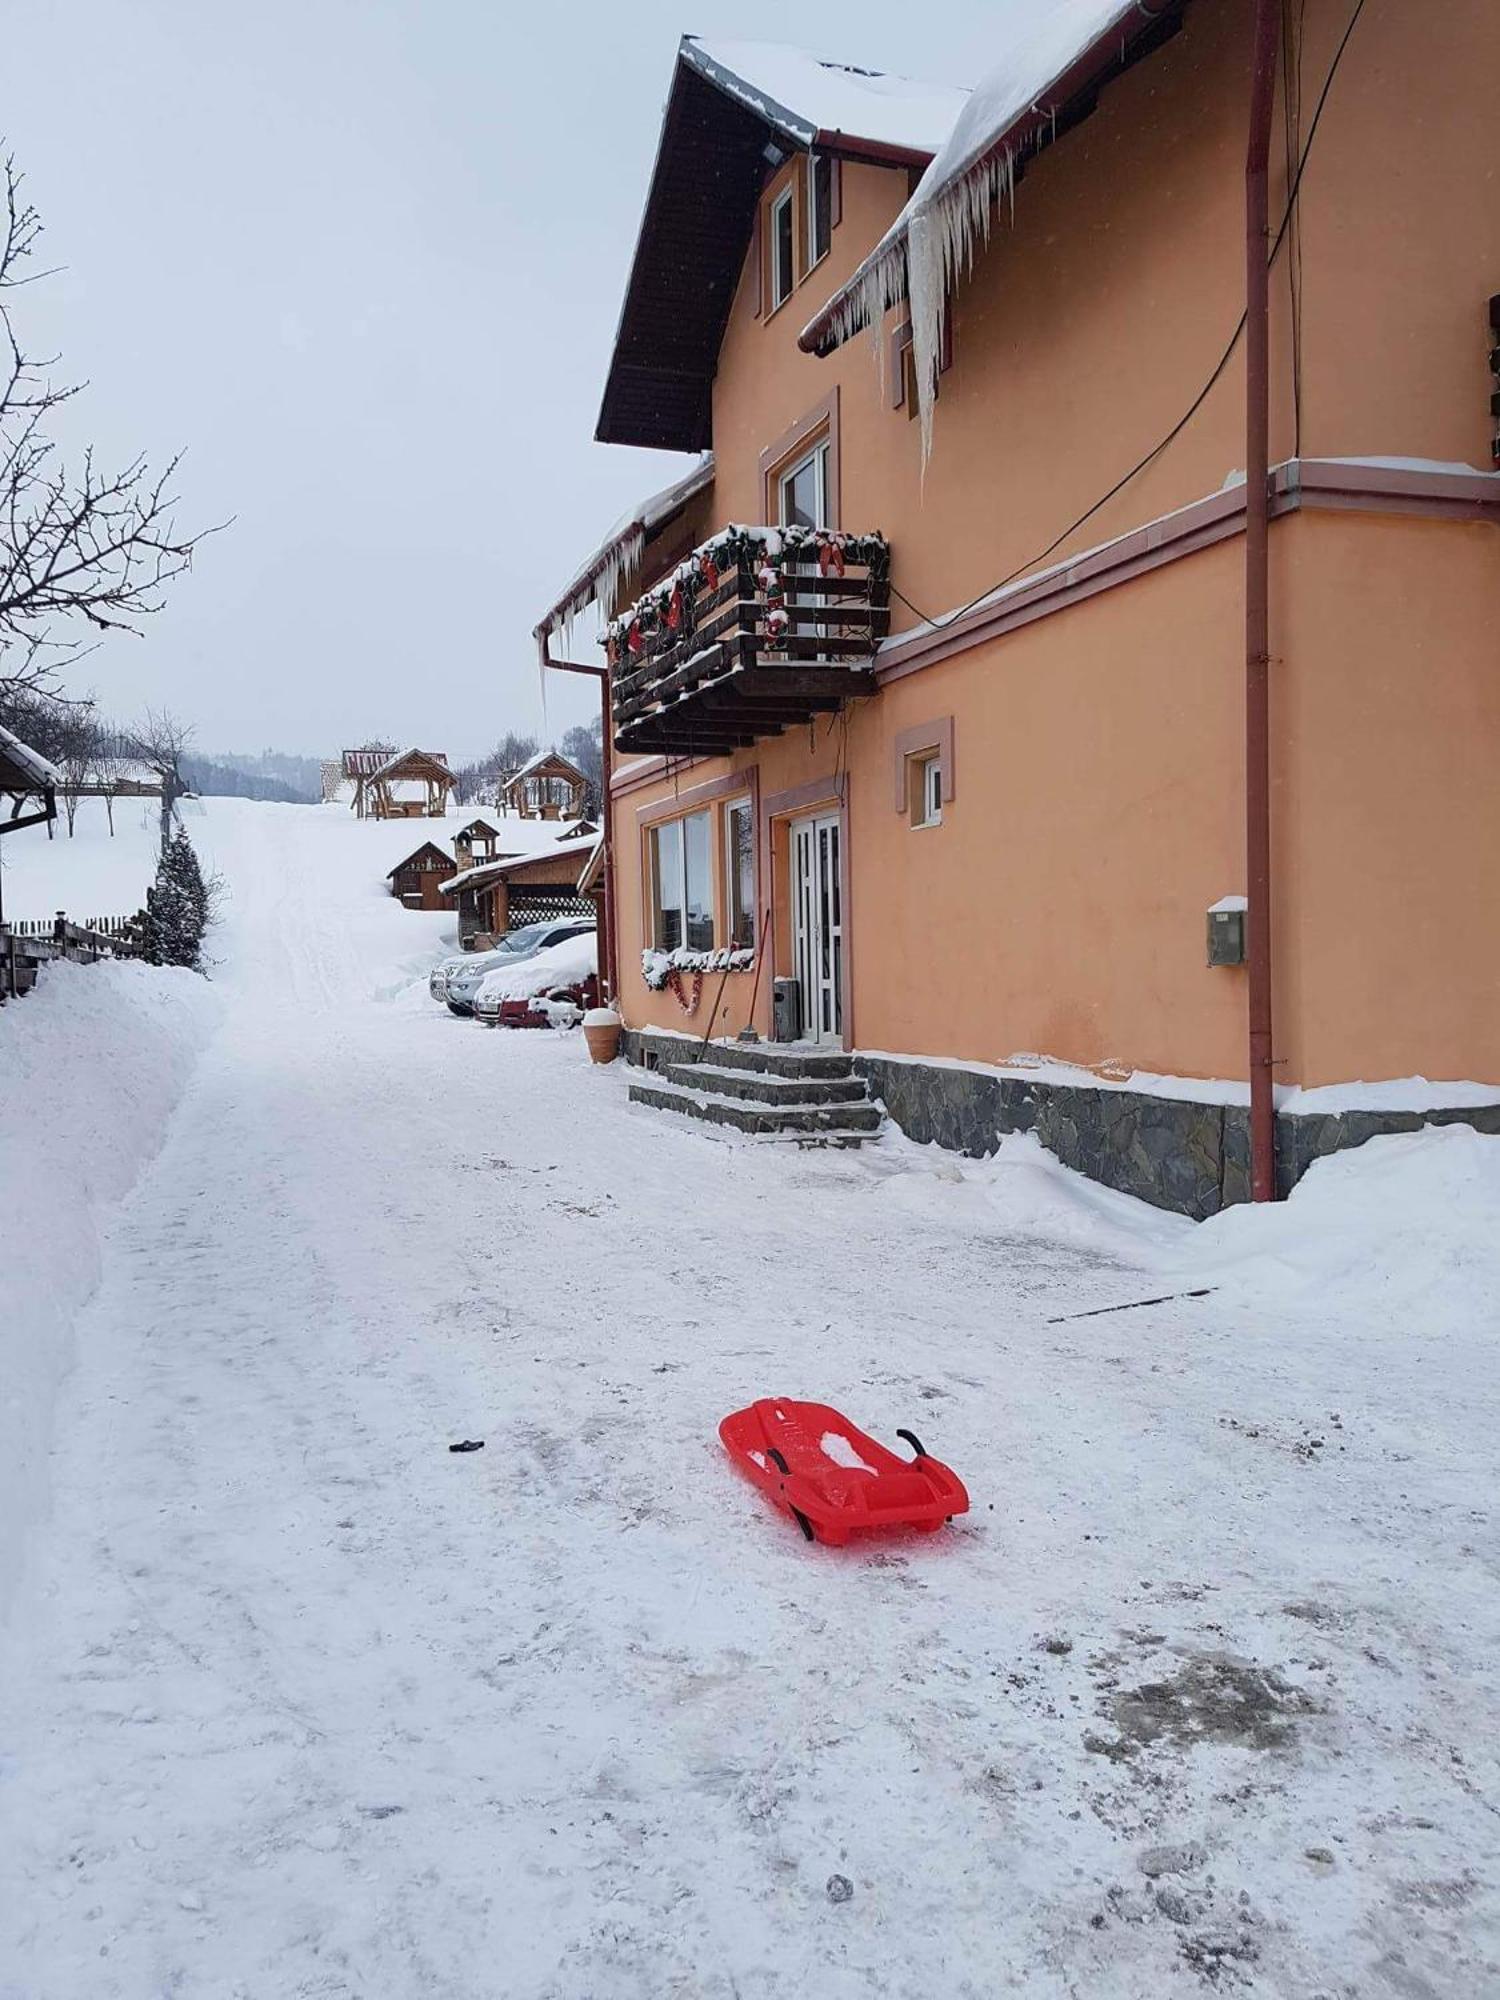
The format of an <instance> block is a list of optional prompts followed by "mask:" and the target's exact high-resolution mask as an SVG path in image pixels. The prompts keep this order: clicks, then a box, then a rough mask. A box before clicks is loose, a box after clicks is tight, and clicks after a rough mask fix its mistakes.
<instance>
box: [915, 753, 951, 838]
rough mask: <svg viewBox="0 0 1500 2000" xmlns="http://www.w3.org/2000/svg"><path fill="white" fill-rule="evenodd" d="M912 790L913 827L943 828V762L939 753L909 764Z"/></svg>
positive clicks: (919, 758)
mask: <svg viewBox="0 0 1500 2000" xmlns="http://www.w3.org/2000/svg"><path fill="white" fill-rule="evenodd" d="M907 774H908V782H909V784H910V788H911V805H910V811H911V823H912V825H913V826H941V825H942V823H943V760H942V758H941V757H939V756H938V754H937V752H936V751H935V750H934V751H929V752H928V753H927V754H926V755H925V756H919V757H912V758H911V759H909V760H908V764H907Z"/></svg>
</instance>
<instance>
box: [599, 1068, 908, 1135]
mask: <svg viewBox="0 0 1500 2000" xmlns="http://www.w3.org/2000/svg"><path fill="white" fill-rule="evenodd" d="M630 1101H631V1103H632V1104H646V1105H650V1106H651V1107H652V1108H653V1109H654V1110H657V1111H675V1112H677V1113H679V1114H680V1115H681V1116H683V1117H687V1118H697V1119H700V1120H702V1121H703V1123H705V1124H708V1125H728V1126H732V1127H733V1128H734V1130H735V1131H737V1132H750V1133H754V1134H757V1135H759V1136H761V1137H765V1138H772V1139H796V1140H798V1141H800V1142H801V1143H803V1144H808V1145H822V1146H857V1145H859V1144H861V1143H862V1142H863V1141H864V1140H865V1139H869V1138H873V1137H874V1135H875V1134H876V1133H877V1132H878V1131H879V1130H880V1123H881V1113H880V1110H879V1108H878V1107H877V1106H876V1105H873V1104H871V1103H869V1102H865V1103H863V1104H800V1105H793V1106H789V1107H787V1108H785V1109H777V1108H775V1107H774V1106H771V1105H767V1104H764V1103H760V1102H758V1101H756V1100H755V1099H753V1098H746V1097H721V1096H718V1095H716V1094H714V1093H712V1092H705V1091H697V1090H688V1089H685V1088H684V1087H683V1086H682V1085H681V1084H675V1083H669V1082H667V1081H665V1080H656V1079H653V1080H652V1081H651V1082H649V1083H633V1084H631V1086H630Z"/></svg>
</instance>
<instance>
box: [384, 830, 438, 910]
mask: <svg viewBox="0 0 1500 2000" xmlns="http://www.w3.org/2000/svg"><path fill="white" fill-rule="evenodd" d="M452 873H453V857H452V855H451V854H445V853H444V852H443V850H442V848H440V847H439V846H438V845H437V843H436V841H432V840H424V841H423V842H422V845H421V846H420V847H417V848H414V849H413V850H412V852H411V853H410V854H408V855H407V857H406V859H405V860H404V861H398V862H397V863H396V865H395V867H394V868H393V869H392V870H391V872H390V874H389V875H387V876H386V878H385V879H386V880H387V882H389V883H390V885H391V894H392V895H393V896H399V897H400V899H401V901H402V902H403V903H404V904H405V905H406V907H407V909H409V910H446V909H448V908H449V907H450V901H449V898H448V897H447V896H446V895H445V894H444V893H443V886H442V885H443V884H444V882H446V881H447V880H448V878H449V876H451V875H452Z"/></svg>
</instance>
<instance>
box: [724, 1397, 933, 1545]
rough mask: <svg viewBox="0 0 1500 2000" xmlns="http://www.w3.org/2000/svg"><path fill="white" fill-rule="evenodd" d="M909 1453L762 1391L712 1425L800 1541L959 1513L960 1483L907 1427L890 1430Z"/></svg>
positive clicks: (821, 1411)
mask: <svg viewBox="0 0 1500 2000" xmlns="http://www.w3.org/2000/svg"><path fill="white" fill-rule="evenodd" d="M896 1435H897V1437H899V1438H905V1440H906V1442H907V1443H908V1444H909V1445H910V1446H911V1448H912V1450H913V1451H914V1452H915V1453H916V1457H915V1458H897V1456H896V1454H895V1453H894V1452H893V1451H887V1450H886V1448H885V1446H884V1445H883V1444H877V1443H876V1441H875V1439H874V1438H872V1437H867V1436H866V1434H865V1433H864V1432H863V1431H861V1430H856V1429H855V1427H854V1425H853V1424H851V1423H850V1421H849V1419H848V1418H847V1417H845V1416H841V1415H840V1414H839V1412H838V1411H837V1410H832V1409H830V1408H829V1407H828V1405H827V1404H826V1403H793V1402H790V1401H789V1400H788V1399H787V1398H786V1397H785V1396H765V1397H762V1399H761V1400H760V1402H758V1403H752V1404H751V1405H750V1406H749V1408H748V1409H745V1410H736V1411H735V1412H734V1414H733V1416H729V1417H726V1418H725V1419H724V1421H723V1423H721V1424H720V1426H719V1436H720V1437H721V1438H722V1439H723V1440H724V1447H725V1449H726V1451H728V1453H729V1456H730V1457H731V1458H732V1459H733V1460H734V1462H735V1464H736V1465H738V1466H739V1468H740V1469H741V1471H742V1472H744V1473H746V1474H747V1475H748V1476H749V1477H750V1478H751V1479H753V1480H754V1481H755V1483H756V1485H757V1486H758V1487H760V1489H761V1491H762V1492H763V1493H765V1494H766V1495H767V1497H768V1498H769V1499H770V1500H771V1502H772V1503H773V1505H775V1506H777V1507H785V1508H786V1510H787V1512H788V1513H789V1514H790V1515H791V1516H792V1518H793V1519H794V1520H795V1521H796V1523H797V1525H798V1527H800V1528H801V1530H802V1532H803V1534H804V1535H806V1537H807V1539H808V1540H809V1541H810V1542H811V1541H814V1540H816V1541H820V1542H832V1543H834V1544H835V1545H838V1544H842V1543H844V1542H847V1541H848V1539H849V1537H850V1535H851V1534H852V1533H853V1532H854V1530H855V1529H857V1528H859V1529H864V1528H896V1527H912V1528H919V1529H921V1531H922V1532H923V1534H928V1535H930V1534H932V1533H933V1532H934V1531H935V1530H936V1529H938V1528H940V1527H942V1525H943V1523H944V1522H945V1521H951V1520H952V1519H953V1516H954V1515H955V1514H967V1513H968V1511H969V1496H968V1494H967V1493H966V1492H965V1490H964V1484H963V1481H962V1480H961V1479H960V1478H959V1477H958V1475H957V1473H956V1472H953V1471H952V1470H951V1469H950V1468H949V1467H948V1466H946V1465H944V1464H943V1463H942V1462H941V1460H939V1459H936V1458H929V1457H928V1456H927V1453H926V1452H925V1451H924V1450H923V1449H922V1442H921V1439H920V1438H918V1437H917V1435H916V1434H915V1432H913V1431H897V1433H896Z"/></svg>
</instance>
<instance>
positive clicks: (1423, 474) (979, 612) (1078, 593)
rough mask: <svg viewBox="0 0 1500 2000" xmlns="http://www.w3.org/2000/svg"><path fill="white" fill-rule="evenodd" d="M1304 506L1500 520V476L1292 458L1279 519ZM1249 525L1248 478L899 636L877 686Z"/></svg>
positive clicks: (1283, 475)
mask: <svg viewBox="0 0 1500 2000" xmlns="http://www.w3.org/2000/svg"><path fill="white" fill-rule="evenodd" d="M1304 508H1323V509H1334V510H1344V511H1350V512H1359V513H1385V514H1411V515H1421V516H1426V517H1428V518H1437V519H1441V520H1460V521H1491V522H1495V523H1497V524H1500V475H1497V474H1495V473H1485V472H1439V471H1433V470H1426V469H1422V468H1417V467H1411V468H1408V467H1398V466H1379V465H1343V464H1339V463H1338V462H1337V461H1335V460H1332V459H1306V458H1305V459H1288V460H1286V461H1285V462H1284V463H1283V464H1281V465H1278V466H1275V467H1273V468H1272V472H1271V513H1272V517H1273V518H1279V517H1280V516H1283V515H1287V514H1295V513H1299V512H1301V511H1302V509H1304ZM1244 526H1245V488H1244V484H1243V482H1242V483H1241V484H1240V485H1238V486H1233V487H1229V488H1226V489H1225V490H1224V491H1223V492H1219V493H1212V494H1209V495H1208V496H1207V497H1206V498H1204V499H1202V500H1195V501H1192V502H1191V503H1190V504H1189V505H1188V506H1186V507H1181V508H1178V509H1177V510H1176V512H1174V513H1171V514H1165V515H1162V516H1161V517H1160V518H1159V519H1157V520H1154V521H1148V522H1147V523H1146V524H1145V525H1144V526H1143V527H1140V528H1135V529H1132V530H1131V531H1130V533H1128V534H1125V535H1121V536H1119V537H1118V538H1117V539H1116V540H1114V541H1111V542H1105V543H1102V544H1100V545H1099V546H1098V547H1096V548H1093V549H1086V550H1085V551H1084V552H1083V553H1082V554H1081V555H1079V556H1075V557H1074V558H1073V559H1072V560H1070V561H1068V562H1065V563H1062V564H1059V565H1058V566H1057V567H1056V568H1054V569H1051V570H1048V571H1046V572H1044V573H1043V574H1042V575H1041V576H1039V577H1037V578H1035V579H1034V580H1033V581H1031V582H1029V583H1028V582H1022V583H1019V584H1017V585H1016V586H1015V587H1014V588H1013V589H1011V590H1008V591H1007V592H1006V593H1005V595H1004V596H1003V597H1001V598H998V599H996V600H995V601H994V602H992V603H989V604H982V605H979V606H977V607H976V608H975V609H974V610H973V611H971V612H967V613H966V614H965V615H964V616H963V617H962V618H960V619H958V620H956V621H955V622H954V623H953V624H952V625H949V626H943V627H940V628H938V629H936V630H934V629H932V628H931V627H923V628H919V629H918V630H916V631H914V632H901V633H897V634H896V636H895V637H894V638H891V639H888V640H886V641H885V643H884V644H883V645H882V647H881V648H880V651H879V652H878V653H877V654H876V655H875V671H874V679H875V683H876V685H877V687H884V686H885V684H886V682H887V681H894V680H901V679H902V678H903V677H904V676H905V675H907V674H914V673H917V672H920V670H921V669H922V668H923V667H931V666H936V665H937V664H938V662H939V661H941V660H946V659H951V658H952V657H953V655H954V654H956V653H963V652H967V651H968V650H969V648H970V647H972V646H982V645H985V644H987V643H988V642H989V641H990V640H992V639H998V638H1001V637H1003V636H1004V635H1005V634H1006V633H1007V632H1014V631H1018V630H1019V629H1020V628H1021V627H1022V626H1023V625H1031V624H1034V623H1035V622H1036V620H1037V619H1039V618H1050V617H1051V616H1052V615H1053V613H1054V612H1058V611H1066V610H1067V609H1068V608H1069V607H1070V606H1071V605H1074V604H1082V603H1083V602H1084V601H1085V600H1086V599H1088V598H1090V597H1097V596H1098V595H1099V593H1100V592H1101V591H1105V590H1112V589H1114V588H1115V587H1116V586H1117V585H1119V584H1122V583H1130V582H1132V581H1133V580H1134V579H1135V578H1136V577H1138V576H1145V575H1148V574H1149V573H1150V572H1151V571H1152V570H1156V569H1161V568H1162V567H1164V566H1165V565H1166V564H1167V563H1171V562H1177V561H1179V560H1180V559H1181V558H1182V557H1183V556H1190V555H1196V554H1197V552H1198V551H1199V550H1200V549H1207V548H1212V547H1213V546H1214V544H1215V543H1217V542H1222V541H1227V540H1229V539H1230V538H1231V537H1232V536H1234V535H1238V534H1242V533H1243V532H1244Z"/></svg>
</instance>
